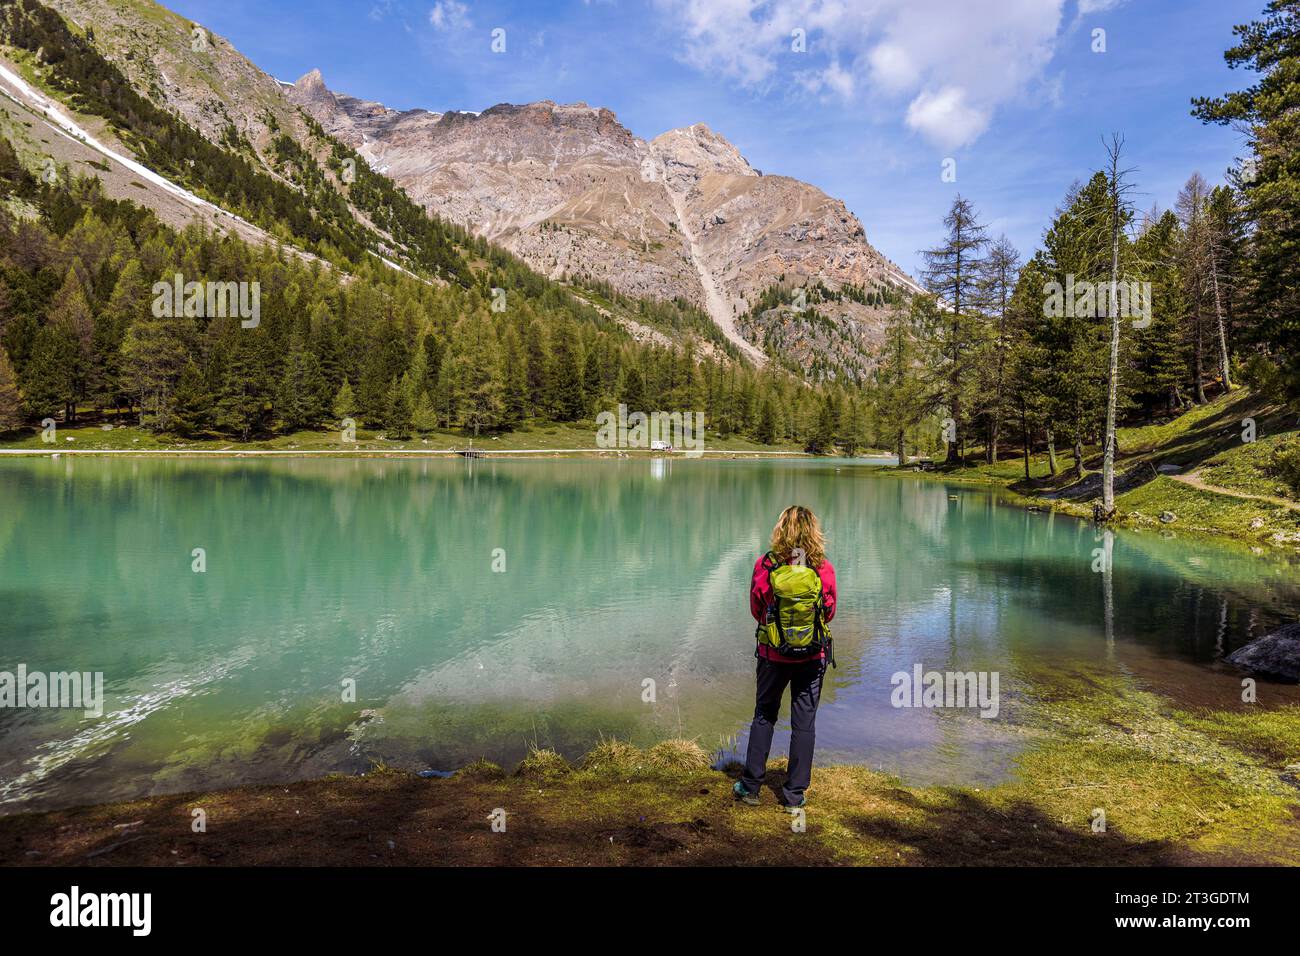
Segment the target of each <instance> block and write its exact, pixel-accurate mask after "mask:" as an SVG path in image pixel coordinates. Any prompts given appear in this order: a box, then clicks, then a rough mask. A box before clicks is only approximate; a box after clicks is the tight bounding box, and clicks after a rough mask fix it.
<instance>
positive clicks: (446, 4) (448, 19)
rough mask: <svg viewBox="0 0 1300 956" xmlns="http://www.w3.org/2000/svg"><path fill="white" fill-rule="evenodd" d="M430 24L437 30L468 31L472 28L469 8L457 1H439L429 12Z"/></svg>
mask: <svg viewBox="0 0 1300 956" xmlns="http://www.w3.org/2000/svg"><path fill="white" fill-rule="evenodd" d="M429 23H431V24H432V25H433V28H434V29H435V30H442V31H450V30H467V29H469V28H470V27H471V26H473V24H472V23H470V20H469V7H467V6H466V5H465V4H463V3H457V2H456V0H438V2H437V3H435V4H434V5H433V9H431V10H430V11H429Z"/></svg>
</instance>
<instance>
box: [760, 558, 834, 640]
mask: <svg viewBox="0 0 1300 956" xmlns="http://www.w3.org/2000/svg"><path fill="white" fill-rule="evenodd" d="M763 561H764V564H765V566H766V567H767V570H768V577H769V580H771V582H772V595H773V602H772V605H771V607H769V608H768V609H767V614H765V615H764V620H763V621H762V622H761V623H760V624H759V625H758V633H757V635H756V636H757V638H758V643H760V644H766V645H767V646H768V647H770V648H772V649H773V650H774V651H776V652H777V653H778V654H780V655H782V656H783V657H811V656H813V655H814V654H816V653H817V652H818V651H821V650H825V649H827V648H829V647H830V643H831V632H830V627H829V625H828V624H827V623H826V620H825V607H824V606H823V605H822V579H821V575H819V574H818V573H817V570H816V569H815V568H810V567H808V566H806V565H802V564H784V563H782V561H781V560H780V558H778V557H777V555H776V554H774V553H773V552H768V554H767V555H766V556H765V557H764V558H763Z"/></svg>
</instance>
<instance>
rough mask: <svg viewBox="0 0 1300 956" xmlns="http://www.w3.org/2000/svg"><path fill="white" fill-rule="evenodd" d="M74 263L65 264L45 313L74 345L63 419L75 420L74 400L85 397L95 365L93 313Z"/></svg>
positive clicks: (70, 357)
mask: <svg viewBox="0 0 1300 956" xmlns="http://www.w3.org/2000/svg"><path fill="white" fill-rule="evenodd" d="M77 265H79V263H78V262H77V261H75V260H74V264H73V265H71V266H69V267H68V271H67V272H66V273H65V274H64V278H63V285H62V286H61V287H60V288H59V291H58V292H57V293H56V294H55V296H54V299H53V301H52V302H51V303H50V308H49V310H48V311H47V312H46V321H47V322H48V323H49V324H50V325H51V326H52V327H54V328H58V329H62V330H63V332H64V333H65V334H66V335H67V336H68V337H69V338H70V339H71V340H72V341H73V342H74V343H75V344H76V349H75V351H73V352H72V353H69V355H68V357H67V360H68V362H69V366H68V370H67V374H68V381H69V383H70V384H71V394H70V395H69V396H68V399H67V401H66V402H65V405H66V410H65V412H64V419H65V420H66V421H69V422H71V421H75V420H76V417H77V402H78V401H79V400H80V399H82V398H84V397H86V395H87V393H88V391H89V386H90V378H91V369H92V367H93V364H94V337H95V315H94V312H93V311H92V310H91V308H90V302H89V300H88V299H87V298H86V290H85V286H84V284H83V283H82V280H81V278H80V276H79V275H78V271H77Z"/></svg>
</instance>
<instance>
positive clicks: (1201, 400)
mask: <svg viewBox="0 0 1300 956" xmlns="http://www.w3.org/2000/svg"><path fill="white" fill-rule="evenodd" d="M1202 339H1203V336H1202V334H1201V309H1200V306H1197V308H1196V346H1195V348H1194V349H1193V350H1192V351H1193V355H1194V362H1193V374H1195V376H1196V404H1197V405H1204V404H1205V358H1204V355H1205V345H1204V342H1203V341H1202Z"/></svg>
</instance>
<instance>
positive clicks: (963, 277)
mask: <svg viewBox="0 0 1300 956" xmlns="http://www.w3.org/2000/svg"><path fill="white" fill-rule="evenodd" d="M943 224H944V226H946V227H947V229H948V235H947V237H946V238H945V239H944V241H943V244H942V245H940V246H938V247H936V248H934V249H928V250H925V251H924V252H923V253H922V256H923V257H924V258H925V271H924V273H923V278H924V280H925V286H926V288H927V289H929V291H930V292H931V293H933V294H934V295H935V296H937V297H938V299H939V301H940V304H941V309H942V311H943V314H942V315H941V316H939V317H938V321H936V322H934V323H932V324H931V325H930V326H929V327H928V328H927V329H926V330H925V331H926V335H927V338H928V340H929V345H930V348H931V350H932V352H933V357H932V358H931V360H930V362H929V367H930V368H931V370H932V372H933V374H934V376H935V378H936V389H935V400H936V401H942V403H943V404H944V406H945V407H946V408H947V409H948V414H949V416H951V418H952V420H953V423H954V427H953V429H952V430H951V433H950V437H949V440H948V461H949V462H955V461H957V459H958V457H959V454H960V452H959V449H960V448H961V447H962V445H963V444H964V431H965V428H966V405H967V401H968V399H969V397H970V393H971V389H972V386H973V382H972V381H971V374H970V373H971V369H972V366H973V365H974V363H975V361H976V358H977V356H978V355H979V351H980V348H979V346H980V339H981V338H982V333H983V329H982V322H981V320H980V318H979V316H978V315H977V314H976V313H975V311H974V308H975V306H976V304H977V301H978V295H979V282H980V278H981V275H982V274H983V271H984V259H983V253H984V248H985V246H986V245H987V244H988V238H987V237H986V236H985V229H984V226H983V225H982V224H981V223H980V222H979V220H978V218H977V217H976V214H975V207H974V206H973V205H972V204H971V202H970V200H968V199H964V198H963V197H961V196H958V197H957V198H956V199H954V200H953V203H952V208H951V209H949V210H948V214H947V215H946V216H945V217H944V220H943Z"/></svg>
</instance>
